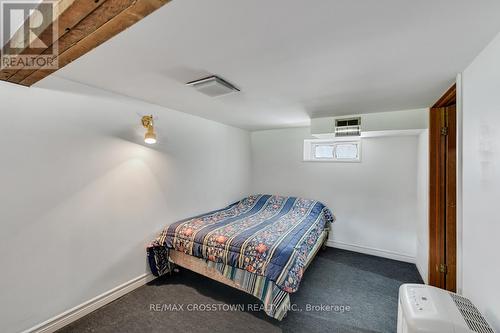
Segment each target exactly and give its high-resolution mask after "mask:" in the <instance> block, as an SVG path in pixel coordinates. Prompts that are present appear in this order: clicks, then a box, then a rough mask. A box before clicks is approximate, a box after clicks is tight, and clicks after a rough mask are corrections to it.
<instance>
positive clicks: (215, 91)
mask: <svg viewBox="0 0 500 333" xmlns="http://www.w3.org/2000/svg"><path fill="white" fill-rule="evenodd" d="M186 85H188V86H191V87H194V88H195V89H196V90H198V91H199V92H201V93H202V94H205V95H207V96H210V97H218V96H223V95H227V94H231V93H233V92H237V91H240V90H239V89H238V88H236V87H235V86H233V85H232V84H231V83H229V82H227V81H226V80H224V79H221V78H220V77H218V76H215V75H213V76H209V77H206V78H203V79H200V80H195V81H191V82H188V83H186Z"/></svg>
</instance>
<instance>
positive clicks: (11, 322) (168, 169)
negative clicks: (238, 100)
mask: <svg viewBox="0 0 500 333" xmlns="http://www.w3.org/2000/svg"><path fill="white" fill-rule="evenodd" d="M44 85H45V86H47V87H50V88H51V89H59V90H63V91H55V90H47V89H40V88H29V89H28V88H22V87H18V86H15V85H11V84H6V83H0V100H1V101H2V109H1V112H0V152H1V154H0V159H1V160H0V206H1V208H0V221H1V223H0V267H1V274H0V280H1V281H0V288H1V293H0V331H1V332H18V331H21V330H23V329H27V328H30V327H32V326H34V325H36V324H38V323H41V322H43V321H45V320H47V319H49V318H51V317H53V316H55V315H58V314H60V313H62V312H63V311H66V310H68V309H70V308H72V307H74V306H76V305H79V304H81V303H82V302H84V301H87V300H89V299H91V298H93V297H95V296H97V295H99V294H101V293H103V292H105V291H108V290H110V289H112V288H114V287H116V286H118V285H120V284H122V283H124V282H126V281H129V280H131V279H133V278H135V277H137V276H140V275H142V274H144V273H145V272H147V271H148V268H147V266H146V253H145V247H146V244H147V243H148V242H149V241H150V240H151V239H152V238H153V237H154V236H155V235H156V234H157V232H159V231H160V230H161V228H162V227H163V226H164V225H166V224H169V223H171V222H174V221H176V220H178V219H181V218H185V217H189V216H192V215H195V214H199V213H203V212H206V211H210V210H213V209H216V208H220V207H222V206H224V205H227V204H229V203H231V202H233V201H235V200H238V199H240V198H241V197H243V196H245V195H247V194H248V190H249V182H250V179H249V175H250V137H249V133H248V132H246V131H243V130H240V129H236V128H232V127H229V126H225V125H222V124H219V123H216V122H213V121H208V120H205V119H201V118H198V117H194V116H190V115H187V114H184V113H180V112H176V111H172V110H168V109H165V108H162V107H158V106H154V105H151V104H146V103H142V102H139V101H136V100H132V99H129V98H124V97H121V96H118V95H114V94H109V93H106V92H103V91H100V90H96V89H92V88H89V87H86V86H83V85H78V84H75V83H71V82H69V81H64V80H60V79H57V78H51V79H48V80H46V81H44ZM138 114H153V115H155V116H157V117H158V120H157V122H156V129H157V132H158V136H159V143H158V144H157V145H155V146H151V147H148V146H146V145H144V143H143V141H142V136H143V135H144V129H143V128H142V127H141V126H140V124H139V122H140V116H139V115H138Z"/></svg>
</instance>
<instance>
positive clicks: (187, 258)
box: [169, 230, 329, 293]
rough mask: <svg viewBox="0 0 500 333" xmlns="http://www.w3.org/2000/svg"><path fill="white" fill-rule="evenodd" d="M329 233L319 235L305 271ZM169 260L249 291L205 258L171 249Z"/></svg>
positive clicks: (324, 245)
mask: <svg viewBox="0 0 500 333" xmlns="http://www.w3.org/2000/svg"><path fill="white" fill-rule="evenodd" d="M328 233H329V232H328V230H325V231H323V232H322V233H321V235H320V236H319V238H318V242H317V245H316V246H315V247H314V248H313V250H312V251H311V253H309V256H308V257H307V263H306V266H305V267H304V271H305V270H306V269H307V268H308V267H309V265H310V264H311V262H312V261H313V259H314V257H315V256H316V254H317V253H318V251H319V250H320V249H325V247H326V242H327V240H328ZM169 260H170V262H172V263H173V264H175V265H178V266H180V267H183V268H186V269H189V270H190V271H193V272H195V273H198V274H201V275H203V276H206V277H208V278H210V279H212V280H215V281H217V282H220V283H223V284H225V285H228V286H230V287H233V288H236V289H238V290H241V291H243V292H245V293H247V291H246V290H244V289H243V288H242V287H241V286H240V285H239V284H238V283H237V282H235V281H233V280H231V279H229V278H227V277H225V276H224V275H222V274H221V273H220V272H219V271H218V270H217V269H216V268H215V267H213V266H208V265H207V263H206V260H205V259H201V258H198V257H193V256H191V255H189V254H185V253H182V252H179V251H175V250H170V251H169Z"/></svg>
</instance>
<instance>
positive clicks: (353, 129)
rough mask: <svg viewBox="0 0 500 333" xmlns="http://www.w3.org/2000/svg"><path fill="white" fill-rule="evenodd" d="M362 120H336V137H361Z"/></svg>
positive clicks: (357, 118) (356, 118) (358, 118)
mask: <svg viewBox="0 0 500 333" xmlns="http://www.w3.org/2000/svg"><path fill="white" fill-rule="evenodd" d="M360 135H361V118H360V117H355V118H344V119H335V136H339V137H345V136H360Z"/></svg>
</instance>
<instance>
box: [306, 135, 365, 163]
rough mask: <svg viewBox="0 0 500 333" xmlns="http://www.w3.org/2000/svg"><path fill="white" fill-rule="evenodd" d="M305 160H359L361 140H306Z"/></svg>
mask: <svg viewBox="0 0 500 333" xmlns="http://www.w3.org/2000/svg"><path fill="white" fill-rule="evenodd" d="M304 160H305V161H332V162H359V161H360V160H361V142H360V141H349V142H347V141H327V140H304Z"/></svg>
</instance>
